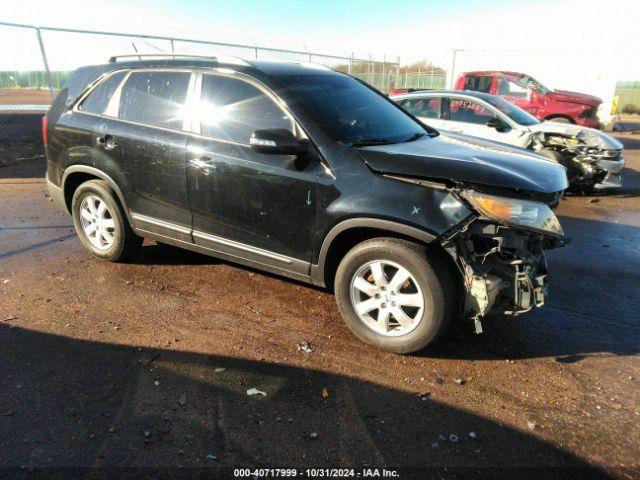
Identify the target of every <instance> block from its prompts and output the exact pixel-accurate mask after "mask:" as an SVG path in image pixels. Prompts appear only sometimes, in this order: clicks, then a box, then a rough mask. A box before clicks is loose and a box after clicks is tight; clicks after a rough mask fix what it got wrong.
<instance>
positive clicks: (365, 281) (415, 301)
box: [335, 238, 455, 353]
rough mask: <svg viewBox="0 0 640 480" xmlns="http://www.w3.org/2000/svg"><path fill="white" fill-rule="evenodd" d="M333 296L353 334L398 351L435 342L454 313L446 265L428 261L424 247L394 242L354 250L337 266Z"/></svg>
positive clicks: (371, 242) (369, 242)
mask: <svg viewBox="0 0 640 480" xmlns="http://www.w3.org/2000/svg"><path fill="white" fill-rule="evenodd" d="M403 278H406V280H405V281H404V282H401V280H402V279H403ZM400 282H401V283H400ZM356 285H357V287H356ZM335 295H336V302H337V304H338V308H339V310H340V313H341V314H342V317H343V318H344V320H345V322H346V324H347V326H348V327H349V329H350V330H351V331H352V332H353V334H354V335H355V336H357V337H358V338H359V339H360V340H362V341H363V342H365V343H368V344H370V345H374V346H376V347H378V348H381V349H384V350H388V351H391V352H395V353H411V352H416V351H418V350H421V349H423V348H424V347H426V346H427V345H429V344H431V343H433V342H434V341H435V340H436V339H437V338H438V337H439V335H440V334H441V333H442V332H443V331H444V330H445V329H446V328H447V325H448V323H449V322H450V320H451V317H452V315H453V312H454V300H455V295H454V284H453V277H452V275H451V272H449V271H448V270H447V268H446V266H445V263H444V262H441V261H439V259H438V258H436V257H435V256H432V257H431V258H430V256H429V255H428V254H427V252H426V251H425V247H424V246H421V245H418V244H415V243H412V242H408V241H405V240H399V239H395V238H375V239H371V240H367V241H365V242H362V243H361V244H359V245H356V246H355V247H354V248H352V249H351V250H350V251H349V252H348V253H347V254H346V255H345V257H344V258H343V259H342V261H341V262H340V265H339V266H338V270H337V272H336V279H335Z"/></svg>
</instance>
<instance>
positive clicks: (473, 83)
mask: <svg viewBox="0 0 640 480" xmlns="http://www.w3.org/2000/svg"><path fill="white" fill-rule="evenodd" d="M492 79H493V77H487V76H483V77H477V76H470V77H467V80H466V82H465V83H464V89H465V90H472V91H474V92H484V93H491V80H492Z"/></svg>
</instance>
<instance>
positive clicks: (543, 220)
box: [464, 190, 564, 236]
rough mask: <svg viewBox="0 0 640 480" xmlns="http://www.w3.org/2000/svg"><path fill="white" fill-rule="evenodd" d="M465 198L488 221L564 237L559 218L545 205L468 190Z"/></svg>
mask: <svg viewBox="0 0 640 480" xmlns="http://www.w3.org/2000/svg"><path fill="white" fill-rule="evenodd" d="M464 197H465V198H466V199H467V200H468V201H469V203H471V205H472V206H473V207H474V208H475V209H476V210H477V211H478V213H480V214H481V215H483V216H484V217H486V218H488V219H491V220H495V221H497V222H500V223H504V224H506V225H512V226H516V227H524V228H527V229H531V230H537V231H540V232H544V233H547V234H552V235H558V236H563V235H564V232H563V231H562V227H561V226H560V222H559V221H558V218H557V217H556V216H555V214H554V213H553V212H552V211H551V209H550V208H549V207H548V206H547V205H545V204H544V203H541V202H533V201H531V200H523V199H519V198H507V197H496V196H493V195H487V194H485V193H480V192H476V191H475V190H467V191H466V192H465V193H464Z"/></svg>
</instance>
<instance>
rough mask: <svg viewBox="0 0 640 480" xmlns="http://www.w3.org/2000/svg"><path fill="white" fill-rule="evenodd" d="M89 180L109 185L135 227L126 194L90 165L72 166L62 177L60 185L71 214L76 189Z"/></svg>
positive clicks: (110, 179) (130, 223) (100, 171)
mask: <svg viewBox="0 0 640 480" xmlns="http://www.w3.org/2000/svg"><path fill="white" fill-rule="evenodd" d="M89 180H104V181H105V182H106V183H107V185H109V188H110V189H111V190H113V191H114V192H115V194H116V197H117V198H118V201H119V202H120V206H121V207H122V210H123V211H124V213H125V215H126V217H127V220H128V221H129V225H133V223H132V219H131V214H130V213H129V209H128V208H127V204H126V202H125V199H124V194H123V193H122V190H121V189H120V187H118V184H117V183H116V182H115V181H114V180H113V179H112V178H111V177H110V176H109V175H107V174H106V173H105V172H103V171H102V170H99V169H97V168H95V167H90V166H88V165H72V166H70V167H68V168H66V169H65V171H64V174H63V175H62V181H61V182H60V184H61V186H62V193H63V195H64V201H65V205H66V207H67V211H68V212H69V213H70V212H71V200H72V199H73V194H74V192H75V191H76V189H77V188H78V187H79V186H80V185H81V184H83V183H84V182H86V181H89Z"/></svg>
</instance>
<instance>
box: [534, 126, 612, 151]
mask: <svg viewBox="0 0 640 480" xmlns="http://www.w3.org/2000/svg"><path fill="white" fill-rule="evenodd" d="M528 128H529V130H530V131H532V132H542V133H556V134H559V135H564V136H567V137H573V138H577V139H578V140H581V141H582V142H584V144H585V145H588V146H590V147H596V148H602V149H604V150H622V147H623V145H622V143H620V141H618V140H617V139H615V138H613V137H612V136H611V135H607V134H606V133H604V132H601V131H600V130H596V129H595V128H588V127H581V126H580V125H573V124H571V123H560V122H553V121H551V122H548V121H545V122H540V123H538V124H536V125H531V126H530V127H528Z"/></svg>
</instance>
